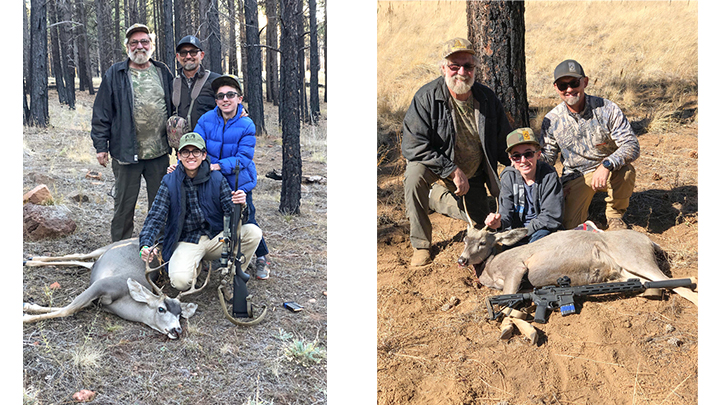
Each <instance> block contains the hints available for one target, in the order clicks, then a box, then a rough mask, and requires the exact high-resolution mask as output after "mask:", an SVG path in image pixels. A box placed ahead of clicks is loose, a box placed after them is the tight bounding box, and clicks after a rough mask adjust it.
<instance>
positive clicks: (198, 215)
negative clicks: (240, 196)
mask: <svg viewBox="0 0 720 405" xmlns="http://www.w3.org/2000/svg"><path fill="white" fill-rule="evenodd" d="M220 183H221V190H220V203H221V204H222V209H223V212H224V213H225V215H232V213H233V208H234V204H233V202H232V191H231V190H230V185H228V184H227V182H226V181H222V182H220ZM183 189H184V191H185V196H186V199H185V201H186V206H185V220H184V222H183V224H182V230H181V231H180V238H179V239H178V242H189V243H198V242H199V241H200V237H201V236H202V235H207V237H208V238H210V239H212V238H214V237H215V236H216V235H217V234H216V235H211V234H210V227H209V225H208V223H207V221H206V220H205V215H204V214H203V212H202V209H201V208H200V202H199V199H198V191H197V190H198V188H197V187H196V186H195V185H194V184H192V179H190V178H188V177H186V178H185V179H184V180H183ZM169 211H170V193H169V191H168V188H167V185H165V183H164V182H162V183H160V188H159V189H158V192H157V195H156V197H155V201H153V204H152V207H151V208H150V211H149V212H148V214H147V217H146V218H145V224H144V225H143V229H142V231H141V232H140V246H152V245H153V244H154V243H155V238H156V237H157V235H158V233H159V232H160V230H161V229H163V227H164V226H165V222H166V221H167V217H168V212H169Z"/></svg>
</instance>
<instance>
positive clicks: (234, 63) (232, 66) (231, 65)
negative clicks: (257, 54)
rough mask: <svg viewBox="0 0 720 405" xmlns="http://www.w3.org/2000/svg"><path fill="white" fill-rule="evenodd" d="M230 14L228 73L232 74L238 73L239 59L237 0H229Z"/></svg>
mask: <svg viewBox="0 0 720 405" xmlns="http://www.w3.org/2000/svg"><path fill="white" fill-rule="evenodd" d="M227 8H228V14H229V15H230V21H231V23H230V24H229V27H228V39H229V42H230V44H229V46H228V69H227V71H228V73H229V74H231V75H235V76H237V75H238V60H237V39H236V35H235V0H227Z"/></svg>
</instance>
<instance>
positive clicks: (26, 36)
mask: <svg viewBox="0 0 720 405" xmlns="http://www.w3.org/2000/svg"><path fill="white" fill-rule="evenodd" d="M29 93H30V30H29V21H28V9H27V5H26V4H25V2H24V1H23V125H30V105H29V104H28V99H27V98H28V94H29Z"/></svg>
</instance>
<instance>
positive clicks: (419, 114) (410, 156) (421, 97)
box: [402, 76, 512, 196]
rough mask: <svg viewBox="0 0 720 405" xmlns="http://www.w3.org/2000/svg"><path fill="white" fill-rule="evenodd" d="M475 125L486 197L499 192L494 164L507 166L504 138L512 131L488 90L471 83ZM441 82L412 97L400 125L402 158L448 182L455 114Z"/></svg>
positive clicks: (452, 158)
mask: <svg viewBox="0 0 720 405" xmlns="http://www.w3.org/2000/svg"><path fill="white" fill-rule="evenodd" d="M472 95H473V98H474V99H475V123H476V124H477V128H478V133H479V141H480V144H481V146H482V150H483V164H482V165H481V167H480V169H479V170H478V171H482V172H484V173H485V174H486V179H487V180H486V184H487V186H488V189H489V190H490V193H491V194H492V195H493V196H497V195H498V193H499V192H500V186H499V183H500V181H499V179H498V176H497V164H498V162H500V163H502V164H503V165H505V166H509V165H510V159H509V158H508V157H507V153H506V152H505V149H506V147H507V146H506V137H507V134H509V133H510V131H511V130H512V129H511V127H510V123H509V121H508V119H507V116H506V115H505V110H504V108H503V106H502V104H501V103H500V100H499V99H498V98H497V96H496V95H495V93H493V91H492V90H490V88H488V87H487V86H484V85H482V84H480V83H477V82H475V84H473V86H472ZM450 97H451V95H450V91H449V90H448V88H447V85H446V84H445V79H444V77H443V76H440V77H439V78H437V79H436V80H433V81H432V82H430V83H428V84H426V85H424V86H423V87H421V88H420V90H418V91H417V93H415V97H413V100H412V103H411V104H410V108H409V109H408V111H407V113H406V114H405V119H404V121H403V139H402V154H403V156H404V157H405V159H407V160H408V161H411V162H420V163H422V164H424V165H425V166H427V167H428V168H429V169H430V170H431V171H432V172H433V173H435V174H437V175H438V176H439V177H441V178H448V177H449V176H450V173H452V171H453V170H455V168H456V167H457V166H456V165H455V163H454V158H455V134H456V125H455V122H456V120H455V110H454V108H453V106H452V101H451V100H450Z"/></svg>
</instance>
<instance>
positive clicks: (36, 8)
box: [30, 0, 50, 127]
mask: <svg viewBox="0 0 720 405" xmlns="http://www.w3.org/2000/svg"><path fill="white" fill-rule="evenodd" d="M46 4H47V2H46V1H45V0H31V1H30V55H31V59H30V60H31V62H30V63H31V67H30V72H31V78H30V125H35V126H39V127H47V125H48V123H49V121H50V116H49V114H48V70H47V61H48V55H47V6H46Z"/></svg>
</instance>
